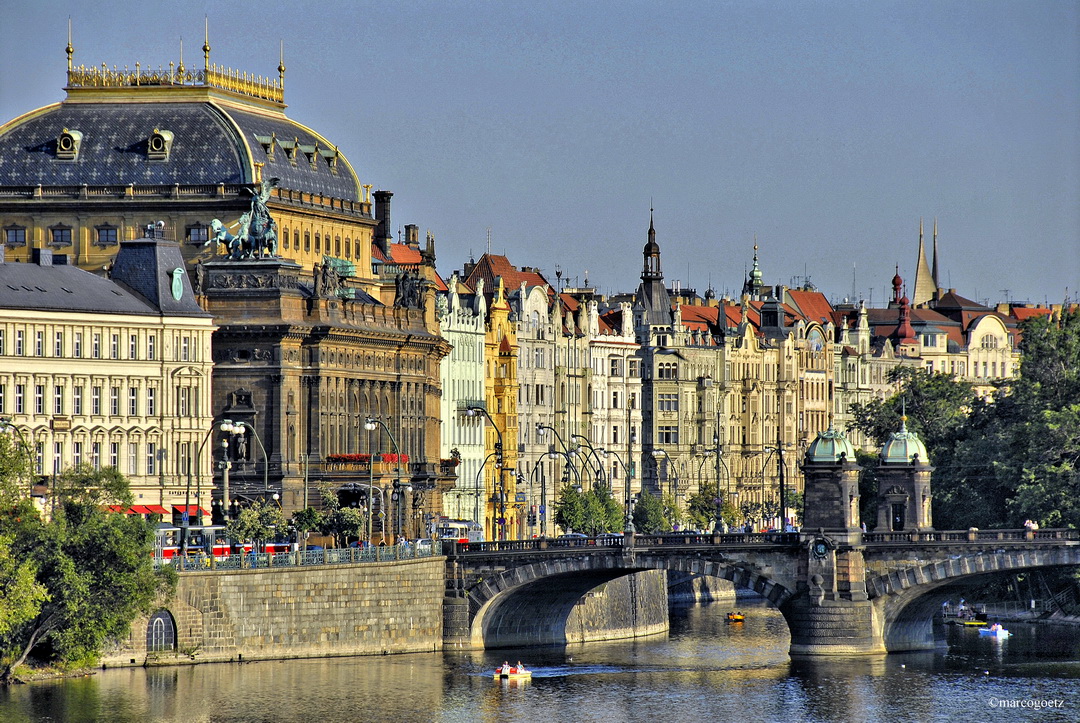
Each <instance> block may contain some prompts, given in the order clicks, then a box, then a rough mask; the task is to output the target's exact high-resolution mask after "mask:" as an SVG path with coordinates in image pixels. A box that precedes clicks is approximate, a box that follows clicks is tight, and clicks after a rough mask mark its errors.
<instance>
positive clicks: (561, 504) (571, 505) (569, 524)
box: [555, 484, 587, 532]
mask: <svg viewBox="0 0 1080 723" xmlns="http://www.w3.org/2000/svg"><path fill="white" fill-rule="evenodd" d="M586 514H587V513H586V508H585V496H584V495H583V494H582V493H581V490H580V489H579V488H578V487H576V486H575V485H572V484H566V485H564V486H563V488H562V489H561V490H560V491H559V501H558V502H556V503H555V524H556V525H558V526H559V527H561V528H562V529H563V530H565V531H567V532H584V529H585V520H586Z"/></svg>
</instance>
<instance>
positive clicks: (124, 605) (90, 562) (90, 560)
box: [0, 466, 176, 680]
mask: <svg viewBox="0 0 1080 723" xmlns="http://www.w3.org/2000/svg"><path fill="white" fill-rule="evenodd" d="M122 481H123V478H122V477H119V476H118V475H117V474H116V473H115V470H108V469H107V470H93V469H90V468H88V467H84V466H83V467H78V468H75V469H73V470H68V471H67V472H65V473H64V474H63V475H60V476H59V477H58V478H57V485H56V487H55V489H56V493H55V494H54V499H53V501H52V508H53V513H52V516H51V518H50V519H48V520H44V519H43V518H41V517H40V516H39V515H38V514H37V513H36V511H35V510H33V509H32V508H28V507H26V506H25V505H20V506H17V507H16V508H13V509H9V510H8V513H7V514H0V535H8V536H10V539H11V543H10V555H11V556H12V558H13V559H15V560H20V561H24V562H25V563H26V564H29V565H32V566H33V569H34V570H35V571H36V582H37V585H38V586H40V588H35V587H33V586H31V588H30V589H31V594H32V595H34V597H35V598H37V599H38V600H39V602H40V607H39V608H38V610H37V612H36V614H34V615H33V616H32V617H30V618H25V613H27V612H30V609H29V608H25V609H24V610H23V612H22V613H20V614H19V615H16V616H14V618H19V617H21V618H25V619H23V620H22V622H21V623H19V624H15V625H13V626H12V627H11V629H10V630H9V631H8V632H7V633H6V634H0V651H2V655H3V672H2V673H0V677H2V678H3V679H5V680H11V679H12V678H13V675H14V670H15V669H16V668H17V667H18V666H20V665H22V664H23V663H24V662H25V661H26V659H27V658H28V657H29V656H30V655H31V654H32V653H35V652H38V653H40V655H42V656H44V659H45V660H46V661H47V662H51V663H54V664H57V665H60V666H61V667H79V666H85V665H89V664H92V663H93V662H94V661H95V659H96V657H97V655H98V653H99V652H100V650H101V648H102V646H103V645H104V643H105V641H106V640H109V639H114V638H119V637H122V636H124V635H126V634H127V633H128V631H129V629H130V624H131V621H132V620H133V619H134V618H135V616H136V615H137V614H139V613H143V614H146V613H149V612H150V606H151V604H152V603H153V601H154V600H155V599H156V598H157V597H158V596H159V595H163V594H171V591H172V589H173V588H174V586H175V583H176V577H175V572H174V571H173V570H171V569H168V568H163V569H160V570H155V568H154V565H153V559H152V555H151V552H152V550H153V542H154V533H153V529H152V527H151V526H150V524H149V523H148V522H146V521H145V520H144V519H142V518H141V517H139V516H136V515H123V514H117V513H114V512H108V511H106V510H105V509H104V508H103V507H102V503H105V502H113V503H120V504H125V503H126V502H127V500H129V499H130V492H129V491H128V489H127V486H126V484H121V483H120V482H122ZM24 574H25V573H24ZM40 589H43V590H44V595H38V594H37V593H35V592H33V591H34V590H38V591H39V592H40ZM14 618H12V619H13V620H14ZM46 644H47V645H46Z"/></svg>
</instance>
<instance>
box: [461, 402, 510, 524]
mask: <svg viewBox="0 0 1080 723" xmlns="http://www.w3.org/2000/svg"><path fill="white" fill-rule="evenodd" d="M465 413H466V414H467V415H469V416H470V417H475V416H477V415H480V414H482V415H484V416H485V417H486V418H487V420H488V421H489V422H490V423H491V428H492V429H494V430H495V435H496V437H497V438H498V441H497V442H495V469H497V470H498V475H499V523H498V524H499V539H500V540H505V539H506V476H505V472H506V469H505V467H504V465H503V462H504V459H503V436H502V431H501V430H500V429H499V427H498V425H496V424H495V420H494V419H492V418H491V415H490V414H488V410H487V409H486V408H484V407H481V406H479V405H472V406H469V407H467V408H466V409H465ZM484 464H487V461H486V460H485V462H484Z"/></svg>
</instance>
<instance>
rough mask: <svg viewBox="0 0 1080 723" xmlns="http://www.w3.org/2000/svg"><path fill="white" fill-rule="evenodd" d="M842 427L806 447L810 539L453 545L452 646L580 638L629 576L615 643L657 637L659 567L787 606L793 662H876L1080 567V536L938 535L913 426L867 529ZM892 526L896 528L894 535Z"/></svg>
mask: <svg viewBox="0 0 1080 723" xmlns="http://www.w3.org/2000/svg"><path fill="white" fill-rule="evenodd" d="M853 459H854V450H853V449H852V448H851V445H850V444H849V443H848V442H847V440H846V439H844V437H843V435H840V434H838V433H836V432H833V431H832V430H830V431H829V432H825V433H823V434H821V435H819V436H818V438H817V439H816V440H815V441H814V443H813V444H811V445H810V447H809V448H808V449H807V452H806V457H805V459H804V464H803V471H804V473H805V493H804V499H805V505H806V507H805V514H804V526H803V529H802V531H801V532H798V533H765V534H760V533H759V534H727V535H720V534H715V535H709V534H706V535H696V536H695V535H658V536H648V535H636V536H634V537H633V538H626V539H618V538H616V539H615V540H614V541H612V540H610V539H604V538H600V539H596V540H592V539H584V540H581V539H576V540H522V541H511V542H483V543H468V544H450V545H448V548H449V550H448V553H447V563H446V566H447V567H446V573H447V597H446V601H445V604H444V615H443V619H444V630H443V640H444V647H446V648H453V647H459V648H466V647H468V648H481V647H505V646H523V645H537V644H560V643H566V642H568V640H567V636H566V630H567V625H566V624H567V620H568V619H569V618H570V616H571V615H572V613H573V611H574V610H575V609H578V608H579V606H581V605H582V604H583V600H584V599H585V598H587V597H588V596H589V595H590V593H591V592H592V591H594V590H596V589H597V588H599V587H600V586H603V585H607V584H609V583H611V582H612V581H616V580H618V579H620V578H625V577H627V576H629V579H630V580H635V579H636V580H637V581H638V582H633V583H630V584H628V586H627V587H626V588H625V592H624V594H622V596H621V597H618V599H612V600H610V601H608V603H609V604H621V605H623V606H624V608H626V609H627V610H628V612H624V614H623V615H622V617H619V615H618V614H614V615H613V617H612V620H611V621H609V622H610V623H612V624H611V625H610V629H611V635H610V636H609V637H634V636H637V635H642V634H648V633H649V632H650V631H651V629H652V628H651V626H652V625H653V623H654V619H653V618H652V616H651V613H650V614H649V615H645V616H644V618H648V619H644V618H643V617H642V616H640V615H639V616H638V618H637V619H635V618H634V615H635V614H636V613H635V612H634V611H635V610H640V606H638V605H637V600H638V598H636V596H637V595H638V594H639V593H640V592H644V591H646V590H648V583H647V582H644V581H645V580H647V576H646V575H643V574H642V573H645V572H647V571H667V570H677V571H680V572H685V573H689V574H692V575H707V576H712V577H718V578H723V579H726V580H730V581H731V582H733V583H734V584H735V585H736V586H739V587H743V588H746V589H750V590H753V591H755V592H757V593H759V594H760V595H762V596H763V597H764V598H765V599H766V600H768V601H769V602H771V603H772V604H773V605H775V606H776V607H777V608H778V609H779V611H780V612H781V613H782V614H783V616H784V618H785V619H786V620H787V623H788V627H789V629H790V633H791V646H790V652H791V654H792V655H814V656H817V655H872V654H880V653H886V652H898V651H908V650H925V649H931V648H933V647H934V645H935V642H934V636H933V616H934V614H935V613H937V612H938V611H939V610H940V609H941V603H942V602H943V601H944V600H946V599H948V598H950V597H951V598H955V597H958V596H959V595H961V594H962V592H961V591H962V590H963V588H964V587H966V586H971V585H976V584H980V583H982V582H985V581H986V579H987V578H988V577H989V576H993V575H1000V574H1002V573H1009V572H1019V571H1023V570H1031V569H1037V568H1048V567H1061V566H1075V565H1080V531H1077V530H1040V531H1035V532H1032V531H1029V530H981V531H980V530H976V529H974V528H973V529H970V530H960V531H937V530H934V529H933V527H932V526H931V524H930V523H931V519H930V510H931V505H930V501H931V496H930V485H929V475H930V471H931V468H930V467H929V466H928V465H927V464H926V463H925V461H924V460H925V459H926V454H925V449H924V448H923V447H922V444H921V442H919V441H918V439H917V438H916V437H915V435H914V434H911V433H908V432H907V431H906V430H904V429H901V431H900V432H898V433H896V434H894V435H893V439H892V440H890V442H889V443H888V444H886V445H885V447H884V448H883V464H882V467H883V469H882V470H881V473H882V474H881V475H879V479H885V480H888V486H887V487H886V488H885V490H884V493H883V494H882V496H881V498H880V500H879V508H878V528H877V529H876V530H875V531H873V532H870V533H864V532H863V531H862V527H861V523H860V520H859V502H860V501H859V486H858V478H859V471H860V470H859V467H858V466H857V465H855V464H854V463H853V462H852V461H851V460H853ZM882 528H884V529H882Z"/></svg>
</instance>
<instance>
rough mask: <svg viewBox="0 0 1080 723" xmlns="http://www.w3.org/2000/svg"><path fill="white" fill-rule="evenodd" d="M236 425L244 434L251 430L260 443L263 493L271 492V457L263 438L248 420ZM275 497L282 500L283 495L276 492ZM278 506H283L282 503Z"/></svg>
mask: <svg viewBox="0 0 1080 723" xmlns="http://www.w3.org/2000/svg"><path fill="white" fill-rule="evenodd" d="M235 426H237V427H239V428H240V430H241V431H240V432H237V434H242V433H243V430H245V429H246V430H250V431H251V434H252V436H253V437H255V441H256V442H257V443H258V445H259V451H261V452H262V456H263V494H268V493H269V492H270V458H269V457H268V456H267V454H266V447H264V446H263V443H262V440H261V439H260V438H259V433H258V432H256V431H255V427H253V426H251V425H250V424H248V423H247V422H236V423H235ZM274 499H275V500H280V499H281V496H280V495H277V494H276V493H275V497H274ZM278 506H279V507H280V506H281V505H280V503H279V504H278Z"/></svg>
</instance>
